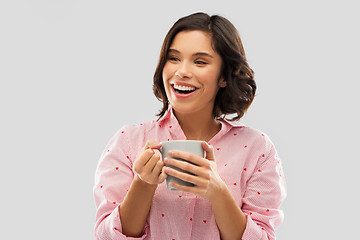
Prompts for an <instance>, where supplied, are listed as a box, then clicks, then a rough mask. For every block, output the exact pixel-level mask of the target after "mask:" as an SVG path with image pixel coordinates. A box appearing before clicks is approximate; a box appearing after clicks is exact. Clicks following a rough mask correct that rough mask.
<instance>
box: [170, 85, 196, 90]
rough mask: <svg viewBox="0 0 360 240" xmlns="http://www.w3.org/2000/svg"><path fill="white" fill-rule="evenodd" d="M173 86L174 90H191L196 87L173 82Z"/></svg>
mask: <svg viewBox="0 0 360 240" xmlns="http://www.w3.org/2000/svg"><path fill="white" fill-rule="evenodd" d="M174 88H175V89H176V90H180V91H193V90H195V89H196V88H195V87H190V86H182V85H177V84H174Z"/></svg>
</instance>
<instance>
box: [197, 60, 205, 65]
mask: <svg viewBox="0 0 360 240" xmlns="http://www.w3.org/2000/svg"><path fill="white" fill-rule="evenodd" d="M195 64H199V65H205V64H207V63H206V62H204V61H200V60H197V61H195Z"/></svg>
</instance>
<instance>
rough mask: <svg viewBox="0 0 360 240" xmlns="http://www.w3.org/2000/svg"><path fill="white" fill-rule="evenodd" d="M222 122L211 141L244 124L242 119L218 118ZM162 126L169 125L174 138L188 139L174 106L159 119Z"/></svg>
mask: <svg viewBox="0 0 360 240" xmlns="http://www.w3.org/2000/svg"><path fill="white" fill-rule="evenodd" d="M217 120H218V121H219V122H220V123H221V130H220V131H219V132H218V133H217V134H216V135H215V136H214V137H213V138H212V139H211V141H210V142H215V141H217V140H218V139H220V138H221V137H222V136H224V135H225V134H226V133H228V132H229V131H230V130H231V129H232V128H242V127H244V124H242V123H241V122H240V121H229V120H226V119H224V118H217ZM158 124H159V125H160V126H164V127H167V128H168V129H169V130H170V134H171V135H172V138H173V139H186V136H185V135H184V132H183V131H182V129H181V126H180V124H179V122H178V120H177V118H176V117H175V114H174V112H173V109H172V107H170V108H169V109H168V110H167V112H166V114H165V115H164V116H162V117H161V118H160V119H159V120H158Z"/></svg>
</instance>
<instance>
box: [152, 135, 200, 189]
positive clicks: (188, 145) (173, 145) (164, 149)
mask: <svg viewBox="0 0 360 240" xmlns="http://www.w3.org/2000/svg"><path fill="white" fill-rule="evenodd" d="M201 142H202V141H195V140H174V141H166V142H161V145H162V146H161V148H160V149H159V151H160V153H161V155H162V157H163V159H164V158H166V157H167V158H171V156H169V155H168V152H169V151H171V150H179V151H183V152H189V153H192V154H195V155H198V156H200V157H204V149H203V148H202V146H201ZM175 159H177V160H181V161H185V162H189V161H186V160H184V159H181V158H175ZM189 163H191V162H189ZM166 166H168V167H171V168H173V169H176V170H178V171H180V172H185V173H188V174H192V173H189V172H186V171H184V170H182V169H179V168H177V167H174V166H170V165H166ZM192 175H193V174H192ZM171 182H176V183H178V184H181V185H185V186H194V184H192V183H189V182H185V181H183V180H181V179H179V178H176V177H173V176H170V175H168V176H167V178H166V185H167V188H168V189H170V190H176V189H175V188H173V187H171V186H170V183H171Z"/></svg>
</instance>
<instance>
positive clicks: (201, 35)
mask: <svg viewBox="0 0 360 240" xmlns="http://www.w3.org/2000/svg"><path fill="white" fill-rule="evenodd" d="M221 63H222V60H221V57H220V55H219V54H218V53H217V52H215V51H214V49H213V48H212V46H211V36H210V35H209V34H208V33H205V32H203V31H183V32H179V33H178V34H177V35H176V36H175V38H174V40H173V42H172V44H171V46H170V48H169V51H168V56H167V61H166V63H165V66H164V69H163V81H164V86H165V91H166V96H167V98H168V100H169V102H170V104H171V106H172V107H173V108H174V111H175V112H177V113H184V114H189V113H199V112H204V111H205V112H207V111H210V112H211V113H212V111H213V107H214V102H215V96H216V93H217V92H218V90H219V88H220V87H225V86H226V82H225V81H224V80H223V79H221V80H220V81H219V78H220V73H221ZM205 112H204V113H205Z"/></svg>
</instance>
